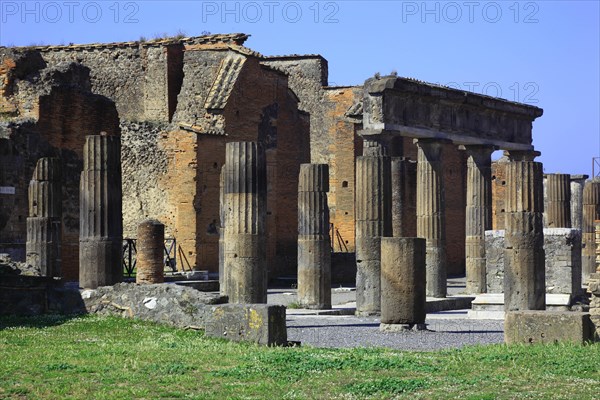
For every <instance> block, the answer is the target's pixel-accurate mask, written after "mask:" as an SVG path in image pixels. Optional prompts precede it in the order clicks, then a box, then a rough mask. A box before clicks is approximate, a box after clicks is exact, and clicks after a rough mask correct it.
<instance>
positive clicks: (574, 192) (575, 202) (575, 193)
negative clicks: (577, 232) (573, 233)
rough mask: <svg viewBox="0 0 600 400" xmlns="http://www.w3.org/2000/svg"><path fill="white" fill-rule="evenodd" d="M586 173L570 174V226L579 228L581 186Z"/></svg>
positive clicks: (581, 215)
mask: <svg viewBox="0 0 600 400" xmlns="http://www.w3.org/2000/svg"><path fill="white" fill-rule="evenodd" d="M587 178H588V176H587V175H571V227H573V228H574V229H581V227H582V222H583V186H584V185H585V180H586V179H587Z"/></svg>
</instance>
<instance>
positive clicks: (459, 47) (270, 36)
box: [0, 0, 600, 175]
mask: <svg viewBox="0 0 600 400" xmlns="http://www.w3.org/2000/svg"><path fill="white" fill-rule="evenodd" d="M599 27H600V7H599V1H597V0H590V1H546V0H544V1H512V0H509V1H468V0H466V1H427V2H424V1H313V0H309V1H275V0H273V1H269V0H267V1H239V2H232V1H230V2H223V1H168V2H167V1H113V0H109V1H69V0H67V1H27V2H23V1H10V0H0V44H1V45H17V46H21V45H31V44H69V43H91V42H112V41H128V40H138V39H139V38H140V37H142V36H143V37H146V38H148V39H150V38H153V37H155V36H158V35H162V34H165V33H166V34H169V35H174V34H177V33H178V32H184V33H185V34H187V35H189V36H193V35H200V34H202V32H211V33H231V32H244V33H248V34H250V35H252V36H251V37H250V39H249V40H248V41H247V42H246V45H247V46H248V47H251V48H252V49H254V50H257V51H259V52H261V53H262V54H265V55H276V54H315V53H317V54H321V55H323V56H324V57H325V58H326V59H327V60H328V61H329V81H330V84H332V85H333V84H337V85H349V84H361V83H362V82H364V80H365V79H366V78H368V77H370V76H372V75H373V74H374V73H376V72H379V73H381V74H387V73H389V72H391V71H397V72H398V74H399V75H400V76H408V77H413V78H417V79H421V80H425V81H429V82H435V83H440V84H445V85H449V86H453V87H457V88H461V89H465V90H472V91H474V92H477V93H485V94H489V95H493V96H495V95H497V96H499V97H503V98H506V99H508V100H516V101H521V102H524V103H528V104H532V105H536V106H538V107H541V108H543V109H544V115H543V116H542V117H540V118H539V119H538V120H537V121H536V122H535V123H534V131H533V132H534V145H535V147H536V149H537V150H540V151H541V152H542V157H540V159H539V160H540V161H542V162H543V163H544V170H545V172H547V173H551V172H563V173H572V174H581V173H585V174H588V175H591V173H592V168H591V166H592V157H598V156H600V116H599V113H600V101H599V97H600V61H599V58H600V30H599Z"/></svg>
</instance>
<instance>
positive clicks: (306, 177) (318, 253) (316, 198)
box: [298, 164, 331, 309]
mask: <svg viewBox="0 0 600 400" xmlns="http://www.w3.org/2000/svg"><path fill="white" fill-rule="evenodd" d="M328 189H329V167H328V165H327V164H302V165H301V166H300V179H299V185H298V301H299V302H300V304H302V305H303V306H304V307H306V308H316V309H328V308H331V239H330V237H329V207H328V206H327V190H328Z"/></svg>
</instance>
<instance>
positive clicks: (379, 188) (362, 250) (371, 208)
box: [355, 140, 392, 315]
mask: <svg viewBox="0 0 600 400" xmlns="http://www.w3.org/2000/svg"><path fill="white" fill-rule="evenodd" d="M363 154H364V155H363V156H361V157H357V158H356V194H355V213H356V235H355V243H356V313H357V314H358V315H370V314H378V313H380V312H381V237H382V236H390V235H391V233H392V232H391V231H392V226H391V179H390V168H391V165H390V157H389V156H387V155H385V154H386V150H385V147H384V146H383V145H382V144H380V143H377V142H374V141H368V140H365V143H364V147H363Z"/></svg>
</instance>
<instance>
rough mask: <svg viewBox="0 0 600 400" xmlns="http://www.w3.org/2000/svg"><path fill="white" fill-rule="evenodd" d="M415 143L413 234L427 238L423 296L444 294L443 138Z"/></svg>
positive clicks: (445, 273)
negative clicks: (425, 287) (415, 230)
mask: <svg viewBox="0 0 600 400" xmlns="http://www.w3.org/2000/svg"><path fill="white" fill-rule="evenodd" d="M417 146H418V157H419V158H418V161H417V236H418V237H420V238H425V239H426V240H427V267H426V269H427V296H432V297H446V276H447V270H446V249H445V241H446V234H445V231H446V226H445V219H446V218H445V206H444V184H443V177H442V174H443V171H442V168H443V166H442V150H443V146H444V142H442V141H440V140H430V139H425V140H421V139H419V140H418V141H417Z"/></svg>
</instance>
